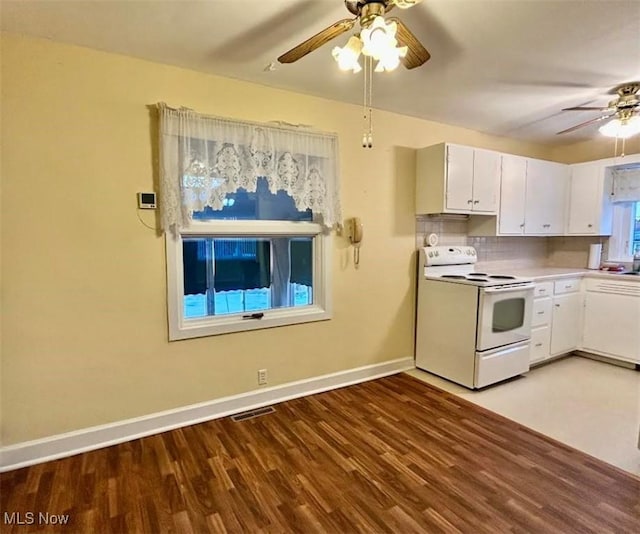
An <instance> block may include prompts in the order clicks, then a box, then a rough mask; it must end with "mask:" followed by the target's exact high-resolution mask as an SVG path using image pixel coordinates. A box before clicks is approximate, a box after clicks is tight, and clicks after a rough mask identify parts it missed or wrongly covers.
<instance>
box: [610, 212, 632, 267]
mask: <svg viewBox="0 0 640 534" xmlns="http://www.w3.org/2000/svg"><path fill="white" fill-rule="evenodd" d="M634 205H635V203H634V202H624V203H619V204H614V205H613V224H612V228H611V237H610V238H609V251H608V254H607V259H608V260H609V261H617V262H620V263H628V262H632V261H633V254H632V253H631V252H632V245H633V225H634Z"/></svg>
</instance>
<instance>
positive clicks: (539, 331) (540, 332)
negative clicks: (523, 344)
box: [529, 325, 551, 363]
mask: <svg viewBox="0 0 640 534" xmlns="http://www.w3.org/2000/svg"><path fill="white" fill-rule="evenodd" d="M550 343H551V327H550V326H549V325H545V326H539V327H538V328H533V329H532V330H531V352H530V357H529V361H530V363H537V362H541V361H543V360H546V359H547V358H548V357H549V348H550Z"/></svg>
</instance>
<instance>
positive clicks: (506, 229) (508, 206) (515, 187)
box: [499, 154, 527, 235]
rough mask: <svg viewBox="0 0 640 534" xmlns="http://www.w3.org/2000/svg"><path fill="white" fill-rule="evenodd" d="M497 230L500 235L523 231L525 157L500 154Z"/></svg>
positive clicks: (520, 233) (525, 177)
mask: <svg viewBox="0 0 640 534" xmlns="http://www.w3.org/2000/svg"><path fill="white" fill-rule="evenodd" d="M501 175H502V177H501V185H500V217H499V231H500V234H501V235H508V234H514V235H522V234H523V233H524V199H525V184H526V180H527V159H526V158H521V157H519V156H511V155H509V154H503V155H502V173H501Z"/></svg>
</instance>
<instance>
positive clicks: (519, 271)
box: [475, 262, 640, 282]
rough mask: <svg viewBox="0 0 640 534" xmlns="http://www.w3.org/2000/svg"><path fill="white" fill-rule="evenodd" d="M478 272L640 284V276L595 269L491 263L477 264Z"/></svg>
mask: <svg viewBox="0 0 640 534" xmlns="http://www.w3.org/2000/svg"><path fill="white" fill-rule="evenodd" d="M475 270H476V271H482V272H486V271H491V272H492V273H495V274H502V273H504V274H511V275H514V276H522V277H524V278H533V280H534V281H544V280H547V279H552V278H574V277H583V276H589V277H594V278H617V279H619V280H625V281H636V282H640V276H626V275H621V274H620V273H615V272H607V271H598V270H594V269H581V268H579V267H533V266H528V267H518V266H515V265H514V266H513V267H509V266H508V265H506V264H505V263H504V262H500V263H499V265H495V266H494V265H492V264H491V263H490V262H482V263H476V265H475Z"/></svg>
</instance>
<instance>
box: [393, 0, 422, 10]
mask: <svg viewBox="0 0 640 534" xmlns="http://www.w3.org/2000/svg"><path fill="white" fill-rule="evenodd" d="M420 2H422V0H393V3H394V4H395V5H397V6H398V7H399V8H400V9H409V8H410V7H413V6H415V5H416V4H419V3H420Z"/></svg>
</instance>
